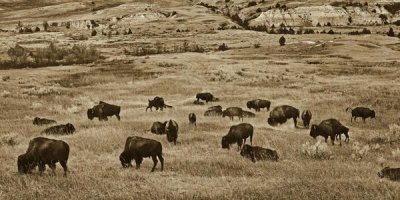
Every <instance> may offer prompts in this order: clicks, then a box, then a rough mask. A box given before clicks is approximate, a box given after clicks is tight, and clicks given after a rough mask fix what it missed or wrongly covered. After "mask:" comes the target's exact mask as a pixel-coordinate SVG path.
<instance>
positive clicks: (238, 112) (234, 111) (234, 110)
mask: <svg viewBox="0 0 400 200" xmlns="http://www.w3.org/2000/svg"><path fill="white" fill-rule="evenodd" d="M225 116H228V117H229V118H230V119H231V120H233V117H234V116H237V117H239V120H240V119H242V121H243V110H242V109H241V108H239V107H229V108H227V109H225V110H224V111H223V112H222V117H225Z"/></svg>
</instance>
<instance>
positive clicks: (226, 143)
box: [221, 136, 229, 149]
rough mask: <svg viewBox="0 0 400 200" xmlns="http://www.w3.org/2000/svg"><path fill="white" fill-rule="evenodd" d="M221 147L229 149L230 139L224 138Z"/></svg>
mask: <svg viewBox="0 0 400 200" xmlns="http://www.w3.org/2000/svg"><path fill="white" fill-rule="evenodd" d="M221 145H222V148H223V149H229V141H228V137H226V136H224V137H222V141H221Z"/></svg>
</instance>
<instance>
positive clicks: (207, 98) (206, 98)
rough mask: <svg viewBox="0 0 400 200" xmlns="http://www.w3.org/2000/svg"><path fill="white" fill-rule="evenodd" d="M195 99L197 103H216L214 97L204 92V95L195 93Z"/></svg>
mask: <svg viewBox="0 0 400 200" xmlns="http://www.w3.org/2000/svg"><path fill="white" fill-rule="evenodd" d="M196 99H197V101H200V99H201V100H203V101H206V103H208V102H209V101H218V100H219V99H218V98H215V97H214V95H212V94H211V93H209V92H204V93H197V94H196Z"/></svg>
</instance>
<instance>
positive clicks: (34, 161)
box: [17, 137, 69, 176]
mask: <svg viewBox="0 0 400 200" xmlns="http://www.w3.org/2000/svg"><path fill="white" fill-rule="evenodd" d="M68 157H69V145H68V144H67V143H65V142H64V141H62V140H53V139H48V138H44V137H37V138H34V139H32V140H31V141H30V142H29V146H28V150H27V151H26V153H25V154H22V155H20V156H18V161H17V166H18V172H19V173H20V174H27V173H31V171H32V169H34V168H35V167H36V166H39V173H40V175H42V174H43V172H44V170H45V168H46V165H48V166H49V167H50V169H51V170H52V172H53V174H55V169H56V163H57V162H60V164H61V166H62V167H63V168H64V176H66V175H67V172H68V167H67V162H68Z"/></svg>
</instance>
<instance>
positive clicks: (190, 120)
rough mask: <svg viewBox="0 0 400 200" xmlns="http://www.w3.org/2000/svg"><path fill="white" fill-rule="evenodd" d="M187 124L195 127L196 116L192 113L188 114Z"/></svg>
mask: <svg viewBox="0 0 400 200" xmlns="http://www.w3.org/2000/svg"><path fill="white" fill-rule="evenodd" d="M189 123H190V124H193V125H194V126H197V125H196V114H194V113H190V114H189Z"/></svg>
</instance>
